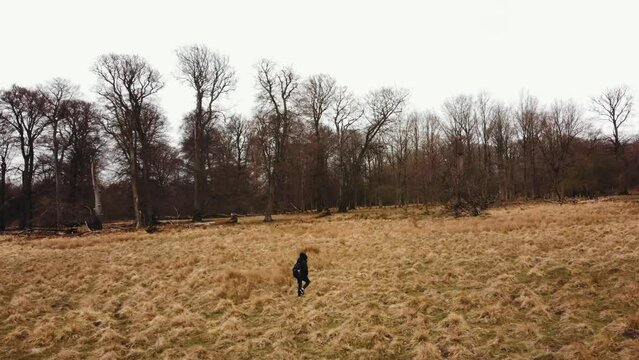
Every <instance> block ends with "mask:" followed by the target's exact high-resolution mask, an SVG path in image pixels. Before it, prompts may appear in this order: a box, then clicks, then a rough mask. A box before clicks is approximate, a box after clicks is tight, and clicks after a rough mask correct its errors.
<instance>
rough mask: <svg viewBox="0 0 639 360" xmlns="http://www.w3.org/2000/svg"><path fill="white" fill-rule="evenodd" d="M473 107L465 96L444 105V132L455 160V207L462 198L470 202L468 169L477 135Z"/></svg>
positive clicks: (471, 101) (469, 173)
mask: <svg viewBox="0 0 639 360" xmlns="http://www.w3.org/2000/svg"><path fill="white" fill-rule="evenodd" d="M473 105H474V104H473V99H472V97H470V96H466V95H459V96H457V97H454V98H452V99H449V100H448V101H446V102H445V103H444V111H445V112H446V115H447V116H448V126H446V127H445V128H444V130H445V132H446V135H447V136H448V141H449V143H450V145H451V148H452V149H453V151H454V154H455V160H456V161H455V162H456V166H455V168H454V170H453V171H452V173H453V174H454V175H453V180H454V182H453V193H454V195H455V196H456V199H457V201H456V204H457V205H461V202H462V198H466V200H471V199H470V197H471V194H470V189H469V186H470V185H471V179H470V177H471V175H472V174H471V172H470V168H471V166H472V164H473V163H472V161H473V156H472V155H473V149H472V145H473V144H474V140H475V135H476V133H477V118H476V117H475V116H474V115H473ZM473 200H474V199H473Z"/></svg>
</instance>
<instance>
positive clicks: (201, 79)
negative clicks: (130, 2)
mask: <svg viewBox="0 0 639 360" xmlns="http://www.w3.org/2000/svg"><path fill="white" fill-rule="evenodd" d="M176 53H177V57H178V70H179V78H180V79H181V80H183V81H184V82H186V83H187V84H189V86H190V87H191V88H192V89H193V90H195V112H194V117H193V121H194V124H193V142H194V143H193V145H194V149H193V151H194V166H193V167H194V204H193V221H201V220H202V211H203V210H202V207H203V199H202V189H203V185H204V182H205V176H204V162H203V159H202V139H203V137H204V132H205V129H207V128H209V127H210V125H211V122H212V121H213V120H214V119H215V118H216V116H215V114H216V112H218V111H219V109H218V108H217V102H218V100H219V99H220V97H222V96H223V95H225V94H227V93H229V92H230V91H232V90H234V89H235V84H236V81H237V80H236V77H235V72H234V70H233V69H232V68H231V66H230V65H229V59H228V57H227V56H224V55H220V54H218V53H216V52H213V51H211V50H210V49H209V48H207V47H206V46H203V45H192V46H187V47H183V48H180V49H178V50H177V52H176Z"/></svg>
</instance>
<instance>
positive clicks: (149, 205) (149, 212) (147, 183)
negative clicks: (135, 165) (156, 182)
mask: <svg viewBox="0 0 639 360" xmlns="http://www.w3.org/2000/svg"><path fill="white" fill-rule="evenodd" d="M148 151H149V150H148V145H147V146H145V149H144V150H142V184H141V186H142V191H143V196H144V197H143V201H142V204H143V205H144V214H143V221H144V226H151V225H155V211H154V207H153V199H152V195H151V170H150V169H149V167H150V165H149V163H150V162H149V160H148V159H149V155H148Z"/></svg>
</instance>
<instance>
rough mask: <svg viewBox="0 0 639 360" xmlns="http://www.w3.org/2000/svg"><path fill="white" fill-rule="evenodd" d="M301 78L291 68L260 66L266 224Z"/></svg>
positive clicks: (263, 62) (268, 63) (264, 62)
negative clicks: (265, 180)
mask: <svg viewBox="0 0 639 360" xmlns="http://www.w3.org/2000/svg"><path fill="white" fill-rule="evenodd" d="M298 86H299V78H298V76H297V74H295V73H294V72H293V70H292V69H291V68H281V69H277V68H276V65H275V64H274V63H273V62H272V61H269V60H261V61H260V62H259V63H258V64H257V88H258V93H257V99H258V102H259V104H258V106H259V111H260V115H258V117H257V120H258V121H257V124H258V127H259V132H260V134H261V138H262V139H263V140H262V149H263V152H262V154H263V158H264V160H265V161H264V162H265V170H266V174H267V183H268V193H267V205H266V210H265V212H264V221H267V222H270V221H273V211H274V210H275V196H276V188H277V182H278V181H279V173H280V171H281V166H283V163H282V161H283V158H284V154H285V152H286V145H287V143H288V141H289V136H290V131H291V125H292V121H293V117H294V114H293V111H292V108H291V106H292V101H293V96H294V94H295V92H296V90H297V88H298Z"/></svg>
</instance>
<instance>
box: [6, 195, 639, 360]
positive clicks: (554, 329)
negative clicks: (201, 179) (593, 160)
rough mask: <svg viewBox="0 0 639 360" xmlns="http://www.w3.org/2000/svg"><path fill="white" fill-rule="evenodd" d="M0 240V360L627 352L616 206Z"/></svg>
mask: <svg viewBox="0 0 639 360" xmlns="http://www.w3.org/2000/svg"><path fill="white" fill-rule="evenodd" d="M431 213H432V212H431ZM2 240H3V241H0V259H1V262H2V266H1V267H0V357H1V358H6V359H17V358H34V359H37V358H56V359H84V358H101V359H146V358H164V359H174V358H189V359H191V358H192V359H207V358H233V359H254V358H273V359H281V358H287V359H288V358H302V359H304V358H307V359H316V358H357V359H360V358H363V359H377V358H379V359H382V358H383V359H388V358H401V359H404V358H415V359H444V358H450V359H492V358H509V359H529V358H536V359H600V358H613V359H637V358H639V310H638V309H639V203H638V202H637V201H636V200H632V199H631V200H615V201H596V202H588V203H583V204H570V205H555V204H536V205H522V206H514V207H509V208H502V209H494V210H491V211H490V212H489V213H488V214H485V215H483V216H481V217H477V218H461V219H452V218H447V217H441V216H432V215H426V214H425V212H424V211H422V210H420V209H418V208H411V209H377V210H359V211H356V212H352V213H348V214H344V215H341V214H337V215H333V216H330V217H325V218H320V219H317V218H313V217H311V216H303V215H299V216H294V215H290V216H285V217H281V218H280V220H279V221H277V222H275V223H274V224H262V223H260V222H259V221H258V219H242V223H240V224H238V225H236V226H219V227H216V226H207V227H197V228H192V229H180V228H170V229H169V228H167V229H164V230H163V231H160V232H159V233H155V234H146V233H142V232H140V233H132V232H124V233H111V234H94V235H89V236H84V237H80V238H55V237H53V238H43V239H37V240H25V239H24V238H18V237H14V238H10V237H5V238H4V239H2ZM300 251H305V252H307V253H308V254H309V268H310V278H311V280H312V284H311V286H310V287H309V289H308V291H307V294H306V296H305V297H303V298H297V297H296V296H295V294H296V291H295V286H294V282H293V279H292V278H291V274H290V273H291V270H290V269H291V267H292V265H293V263H294V261H295V259H296V257H297V253H298V252H300Z"/></svg>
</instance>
